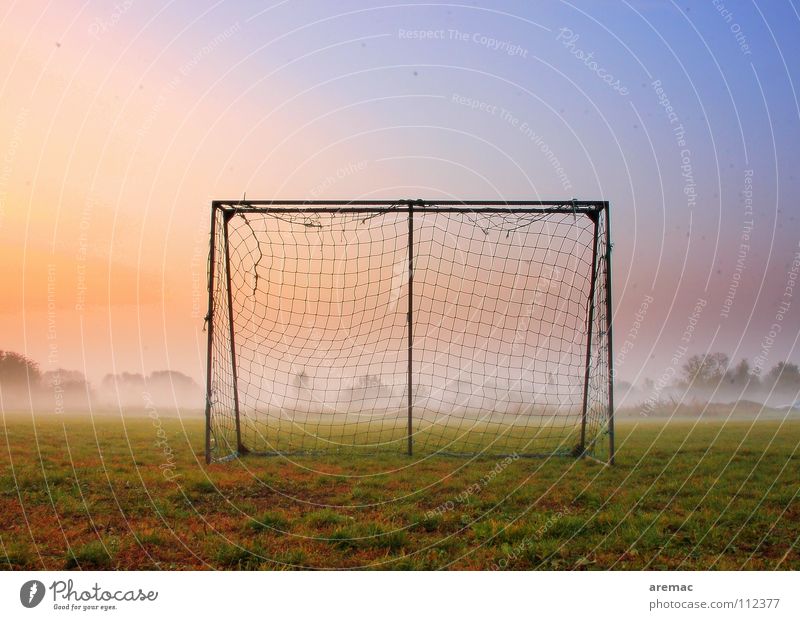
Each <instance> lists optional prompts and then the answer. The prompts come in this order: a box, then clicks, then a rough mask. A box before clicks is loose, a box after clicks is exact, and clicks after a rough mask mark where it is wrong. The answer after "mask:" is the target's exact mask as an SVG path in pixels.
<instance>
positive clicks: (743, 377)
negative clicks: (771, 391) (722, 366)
mask: <svg viewBox="0 0 800 620" xmlns="http://www.w3.org/2000/svg"><path fill="white" fill-rule="evenodd" d="M725 383H726V384H727V385H728V386H730V387H732V388H737V389H739V390H742V389H745V388H748V389H749V390H756V389H758V387H759V384H760V381H759V378H758V375H757V374H755V372H753V369H752V368H751V367H750V362H748V361H747V359H743V360H741V361H740V362H739V363H738V364H736V366H734V367H732V368H729V369H728V370H727V372H725Z"/></svg>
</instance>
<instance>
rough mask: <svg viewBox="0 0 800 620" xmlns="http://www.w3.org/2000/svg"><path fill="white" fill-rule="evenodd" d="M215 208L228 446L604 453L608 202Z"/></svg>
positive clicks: (217, 348) (218, 419) (215, 329)
mask: <svg viewBox="0 0 800 620" xmlns="http://www.w3.org/2000/svg"><path fill="white" fill-rule="evenodd" d="M398 206H399V205H398ZM214 217H215V226H214V229H215V231H214V234H213V237H212V247H213V254H214V256H213V258H212V265H211V273H212V279H211V287H212V288H211V300H212V304H211V308H210V314H209V317H210V325H209V329H210V330H211V337H210V340H209V342H210V350H209V372H210V378H211V381H210V394H209V400H208V414H209V420H210V438H209V439H210V450H211V455H212V456H213V458H216V459H219V458H224V457H226V456H229V455H235V454H236V453H237V452H244V451H249V452H255V453H266V454H278V453H280V454H294V453H298V454H300V453H331V452H344V451H346V452H363V453H374V452H381V451H389V452H404V451H406V450H407V449H408V447H409V430H410V436H411V443H412V445H413V451H414V454H421V455H427V454H431V453H445V454H483V453H486V454H495V455H496V454H518V455H539V456H547V455H556V454H564V455H568V454H579V453H581V452H582V451H584V450H585V451H586V452H588V453H590V454H594V455H596V456H598V457H599V458H603V457H604V456H605V451H606V450H607V447H606V444H607V442H606V441H602V438H603V437H604V436H605V434H606V432H607V423H608V418H609V398H608V344H607V343H608V338H607V334H606V331H605V330H606V325H607V323H606V321H607V313H608V308H607V296H606V292H607V291H606V284H605V283H606V279H605V273H606V269H607V265H606V236H605V230H606V229H605V227H606V225H607V221H606V211H605V210H602V209H601V210H598V211H595V212H591V213H589V214H587V213H586V212H583V211H582V212H578V211H575V210H570V209H569V208H565V209H564V210H563V212H556V213H541V212H534V211H532V212H517V211H515V212H510V211H509V212H492V213H486V212H482V211H481V210H480V209H474V208H464V209H462V210H454V211H443V210H429V211H426V210H425V209H424V208H419V209H414V210H413V213H409V212H408V209H400V208H392V207H381V208H377V207H376V208H375V210H374V211H372V212H358V213H353V212H345V211H343V210H330V211H329V212H321V213H318V212H315V213H307V212H300V213H297V212H289V213H287V212H280V211H278V210H273V209H270V208H260V209H236V210H233V211H231V212H229V214H228V215H226V212H225V211H224V210H223V209H216V210H215V216H214ZM410 232H411V233H412V234H413V240H412V237H411V235H410ZM409 317H410V321H409ZM409 328H410V329H411V332H412V336H413V337H412V338H411V339H409ZM409 343H410V344H411V346H409ZM409 357H410V358H411V363H410V372H409ZM587 360H588V362H589V363H588V370H587ZM409 379H410V380H409ZM409 394H410V399H409ZM409 405H410V407H409ZM237 409H238V422H237V416H236V411H237ZM409 409H410V412H409ZM409 413H410V425H409Z"/></svg>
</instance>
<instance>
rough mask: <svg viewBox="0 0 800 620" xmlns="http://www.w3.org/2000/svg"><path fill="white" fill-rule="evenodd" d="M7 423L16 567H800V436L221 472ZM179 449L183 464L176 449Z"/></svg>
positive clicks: (150, 428)
mask: <svg viewBox="0 0 800 620" xmlns="http://www.w3.org/2000/svg"><path fill="white" fill-rule="evenodd" d="M159 424H160V427H161V428H162V429H163V431H164V432H165V433H166V443H165V442H164V441H161V442H160V443H159V441H160V440H159V438H158V436H157V435H156V431H157V429H156V427H154V425H153V423H152V421H151V420H149V419H148V418H144V417H143V418H135V419H132V418H128V419H126V420H124V421H123V420H122V419H119V418H116V419H112V418H107V417H106V418H95V419H94V421H92V420H91V419H90V418H89V417H88V416H84V417H80V418H79V417H58V418H56V417H52V416H50V417H47V416H38V417H37V418H36V421H35V424H34V422H33V421H32V420H31V418H30V416H22V415H13V416H12V415H6V416H5V421H4V424H3V426H2V427H0V433H1V434H0V565H2V566H4V567H5V568H10V569H39V568H48V569H61V568H74V569H78V568H81V569H154V568H169V569H188V568H220V569H285V568H294V567H311V568H331V567H335V568H362V567H372V568H392V569H438V568H458V569H489V568H507V569H535V568H547V569H593V568H616V569H640V568H653V569H666V568H684V569H705V568H714V569H770V568H776V567H780V568H784V569H798V568H800V551H798V545H800V542H799V541H798V537H799V536H800V502H799V501H798V499H799V498H798V489H800V423H798V422H796V421H794V422H783V423H782V422H780V421H768V422H756V423H751V422H744V421H736V422H729V423H725V422H722V421H714V422H700V423H697V424H694V423H690V422H676V423H664V422H648V423H642V424H639V425H638V426H636V425H635V424H634V423H632V422H628V423H622V424H620V426H619V429H618V446H619V452H618V462H617V465H616V466H615V467H604V466H602V465H600V464H598V463H596V462H593V461H590V460H579V461H576V460H572V459H569V458H558V459H549V460H537V459H518V460H515V461H513V462H511V463H509V464H507V465H506V466H505V467H503V468H501V471H500V472H499V473H498V474H497V475H496V476H494V477H492V478H491V480H490V481H488V482H486V480H487V478H486V475H487V473H488V472H489V471H491V470H492V469H493V468H495V467H496V465H497V463H498V462H499V461H498V460H497V459H492V458H478V459H473V460H468V459H458V458H448V457H433V458H425V459H420V460H413V459H409V458H408V457H406V456H404V455H380V456H375V457H371V458H363V457H353V456H349V457H348V456H336V457H328V458H325V459H321V458H310V457H303V458H295V459H292V460H286V459H283V458H277V457H270V458H260V457H247V458H244V459H240V460H238V461H232V462H229V463H226V464H214V465H211V466H206V465H205V464H204V463H203V459H202V446H203V436H202V432H203V425H202V422H201V421H200V420H198V419H196V418H192V419H189V420H183V421H181V420H176V419H173V420H168V419H162V420H161V421H160V423H159ZM165 445H166V446H168V452H165V451H164V448H165Z"/></svg>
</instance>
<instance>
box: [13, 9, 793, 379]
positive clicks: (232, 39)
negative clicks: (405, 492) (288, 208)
mask: <svg viewBox="0 0 800 620" xmlns="http://www.w3.org/2000/svg"><path fill="white" fill-rule="evenodd" d="M799 34H800V15H799V14H798V7H797V6H796V3H793V2H789V1H786V2H781V1H774V2H773V1H770V2H764V1H761V2H751V1H745V0H740V1H735V2H734V1H732V0H730V1H728V2H724V3H723V2H717V1H712V0H709V1H702V2H701V1H684V2H680V3H675V2H671V1H669V0H664V1H655V0H652V1H644V0H641V1H624V0H623V1H619V2H616V1H615V2H612V1H605V0H601V1H598V0H594V1H592V2H561V1H557V0H545V1H542V2H521V1H520V2H491V3H490V2H486V1H483V2H468V1H464V2H460V3H440V2H406V3H398V4H391V3H388V2H369V1H359V2H354V1H345V2H322V1H316V0H309V1H284V2H277V1H275V0H272V1H268V2H263V3H261V2H235V3H234V2H203V1H191V2H190V1H184V2H143V1H140V0H119V1H118V2H117V3H116V4H112V3H107V2H71V1H63V2H49V3H48V2H36V1H26V2H7V3H4V5H3V7H2V8H0V54H2V57H3V63H2V67H0V254H1V257H2V265H3V276H2V277H3V283H4V285H5V286H4V287H3V289H4V294H3V296H2V298H0V299H1V300H0V349H3V350H14V351H19V352H22V353H25V354H26V355H29V356H30V357H32V358H34V359H36V360H38V361H39V362H40V363H41V365H42V368H43V369H44V370H52V369H55V368H59V367H61V368H68V369H75V370H80V371H82V372H84V373H85V374H86V375H87V377H88V378H89V379H90V380H92V381H95V382H96V381H99V380H100V378H101V377H102V376H103V375H104V374H105V373H107V372H122V371H128V372H142V373H149V372H151V371H153V370H157V369H162V368H170V369H173V370H178V371H181V372H184V373H186V374H188V375H190V376H192V377H194V378H195V379H197V380H198V381H201V380H202V378H203V376H204V372H205V370H204V364H205V334H204V332H203V316H204V314H205V309H206V308H205V304H206V290H205V287H206V282H205V279H206V258H207V251H208V231H209V215H210V201H211V200H212V199H215V198H217V199H235V198H239V197H242V196H244V195H246V196H247V197H248V198H251V199H257V198H261V199H266V198H331V199H333V198H339V199H347V198H384V199H394V198H405V197H423V198H430V199H436V198H439V199H443V198H456V199H494V200H502V199H533V200H536V199H543V200H544V199H565V198H566V199H569V198H573V197H575V198H579V199H586V200H608V201H609V202H610V203H611V214H612V215H611V219H612V235H613V244H614V251H613V260H614V262H613V268H614V285H613V299H614V330H615V366H616V371H617V376H618V377H620V378H621V379H625V380H628V381H637V382H638V381H642V380H643V378H644V377H651V378H658V377H660V376H664V375H668V374H669V373H671V372H672V371H674V370H675V368H677V367H679V366H680V364H681V363H682V359H683V358H682V357H681V356H685V355H689V354H699V353H704V352H706V351H724V352H726V353H728V354H729V355H730V356H731V357H732V358H735V359H739V358H741V357H747V358H749V359H750V360H756V365H757V366H759V367H763V368H764V369H767V368H769V367H770V366H772V365H774V364H775V363H776V362H778V361H781V360H784V359H790V360H793V361H795V362H800V355H799V354H798V348H797V338H798V334H799V333H800V299H798V296H799V295H800V294H794V295H793V292H794V291H800V288H798V289H795V288H794V282H796V280H797V276H798V268H800V263H798V262H797V261H798V258H799V257H800V255H798V252H800V225H799V223H798V219H797V218H798V208H799V206H798V198H797V197H798V195H800V179H798V168H799V167H800V166H799V165H798V164H800V149H798V147H797V145H798V144H800V104H799V103H798V92H797V91H798V88H800V63H798V62H797V57H798V52H800V36H798V35H799ZM671 369H672V370H671Z"/></svg>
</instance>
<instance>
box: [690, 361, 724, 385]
mask: <svg viewBox="0 0 800 620" xmlns="http://www.w3.org/2000/svg"><path fill="white" fill-rule="evenodd" d="M728 365H729V360H728V356H727V355H725V354H724V353H709V354H707V355H693V356H692V357H690V358H689V359H688V360H686V363H685V364H684V365H683V381H684V383H685V385H688V386H691V387H694V388H710V387H715V386H716V385H718V384H719V383H720V382H721V381H722V379H723V377H724V376H725V373H726V372H727V370H728Z"/></svg>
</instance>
